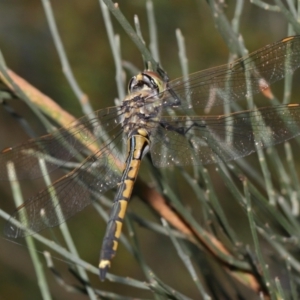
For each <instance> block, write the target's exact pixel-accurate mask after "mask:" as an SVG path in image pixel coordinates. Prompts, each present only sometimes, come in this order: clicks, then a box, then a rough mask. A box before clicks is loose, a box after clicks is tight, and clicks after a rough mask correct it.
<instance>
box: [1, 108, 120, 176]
mask: <svg viewBox="0 0 300 300" xmlns="http://www.w3.org/2000/svg"><path fill="white" fill-rule="evenodd" d="M95 114H96V116H97V118H96V119H93V120H90V119H89V117H88V116H84V117H82V118H80V119H78V120H76V121H75V122H73V123H71V124H70V125H69V126H68V127H67V128H61V129H59V130H57V131H56V132H54V133H53V134H48V135H44V136H41V137H39V138H37V139H32V140H29V141H27V142H25V143H24V144H21V145H19V146H16V147H12V148H6V149H4V150H2V151H1V152H0V180H8V177H7V172H6V165H7V162H9V161H12V162H14V164H15V168H16V170H17V176H18V179H34V178H38V177H41V176H43V175H42V174H41V169H40V167H39V163H38V159H40V158H43V159H45V161H46V162H47V169H48V172H52V171H53V170H55V169H57V168H58V167H60V166H62V165H63V164H64V163H65V162H66V161H70V160H71V159H72V158H73V157H75V156H76V155H78V154H80V153H82V151H84V150H87V147H89V149H90V150H91V151H93V152H96V151H97V150H96V149H98V148H97V146H96V144H95V142H97V141H98V142H99V144H100V142H101V140H103V139H107V137H110V138H113V134H112V133H113V132H114V130H115V129H116V127H117V126H118V124H119V121H120V120H119V119H120V118H121V108H120V107H111V108H106V109H102V110H99V111H95ZM96 137H97V138H96ZM86 156H87V155H85V157H86ZM53 158H55V159H53Z"/></svg>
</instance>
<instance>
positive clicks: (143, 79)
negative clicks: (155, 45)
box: [128, 71, 165, 94]
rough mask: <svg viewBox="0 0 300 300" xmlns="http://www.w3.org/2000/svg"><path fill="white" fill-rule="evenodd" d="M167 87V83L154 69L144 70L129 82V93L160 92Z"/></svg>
mask: <svg viewBox="0 0 300 300" xmlns="http://www.w3.org/2000/svg"><path fill="white" fill-rule="evenodd" d="M164 89H165V83H164V82H163V80H162V79H161V78H160V77H159V75H158V74H157V73H155V72H152V71H144V72H142V73H139V74H138V75H136V76H134V77H132V78H131V80H130V81H129V84H128V91H129V93H130V94H131V93H135V92H139V91H151V92H152V93H155V94H159V93H161V92H162V91H163V90H164Z"/></svg>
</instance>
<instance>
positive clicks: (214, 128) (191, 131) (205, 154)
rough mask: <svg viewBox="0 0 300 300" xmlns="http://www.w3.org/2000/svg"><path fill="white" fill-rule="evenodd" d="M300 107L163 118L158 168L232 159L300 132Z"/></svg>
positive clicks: (154, 145)
mask: <svg viewBox="0 0 300 300" xmlns="http://www.w3.org/2000/svg"><path fill="white" fill-rule="evenodd" d="M299 126H300V106H299V105H283V106H275V107H267V108H261V109H256V110H251V111H243V112H238V113H232V114H230V115H228V116H225V115H224V116H212V117H190V118H189V117H162V118H161V121H160V125H159V126H158V128H157V130H156V132H155V134H153V137H152V140H151V149H150V151H151V157H152V160H153V163H154V164H155V165H156V166H157V167H164V166H172V165H177V166H183V165H192V164H194V165H197V164H210V163H215V162H218V161H220V160H221V161H230V160H233V159H237V158H239V157H243V156H246V155H249V154H251V153H252V152H255V151H256V150H257V149H258V148H265V147H268V146H271V145H275V144H277V143H281V142H283V141H286V140H288V139H291V138H293V137H295V136H297V135H299V134H300V128H299Z"/></svg>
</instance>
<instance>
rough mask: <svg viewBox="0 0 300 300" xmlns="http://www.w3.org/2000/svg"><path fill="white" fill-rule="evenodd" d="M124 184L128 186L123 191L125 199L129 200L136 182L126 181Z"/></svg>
mask: <svg viewBox="0 0 300 300" xmlns="http://www.w3.org/2000/svg"><path fill="white" fill-rule="evenodd" d="M124 183H125V185H126V188H125V190H124V191H123V197H124V198H129V197H130V195H131V191H132V188H133V184H134V182H133V181H132V180H124Z"/></svg>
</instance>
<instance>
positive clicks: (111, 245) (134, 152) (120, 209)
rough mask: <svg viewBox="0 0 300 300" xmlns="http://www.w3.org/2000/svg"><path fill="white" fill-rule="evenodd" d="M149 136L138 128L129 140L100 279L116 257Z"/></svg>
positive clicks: (109, 222) (105, 242)
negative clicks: (127, 209)
mask: <svg viewBox="0 0 300 300" xmlns="http://www.w3.org/2000/svg"><path fill="white" fill-rule="evenodd" d="M148 148H149V136H148V132H147V130H145V129H138V130H136V131H135V132H134V133H133V134H132V135H131V137H130V138H129V140H128V155H127V159H126V167H125V169H124V171H123V174H122V178H121V182H120V185H119V189H118V192H117V194H116V196H115V199H114V203H113V206H112V209H111V211H110V217H109V221H108V224H107V228H106V232H105V236H104V239H103V243H102V249H101V253H100V263H99V269H100V279H101V280H104V279H105V276H106V272H107V269H108V268H109V267H110V264H111V262H110V261H111V259H112V258H113V257H114V255H115V253H116V251H117V247H118V242H119V238H120V235H121V231H122V225H123V220H124V217H125V213H126V208H127V205H128V202H129V200H130V197H131V194H132V190H133V186H134V182H135V180H136V178H137V175H138V171H139V168H140V164H141V159H142V158H143V156H144V155H145V153H146V152H147V151H148Z"/></svg>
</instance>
